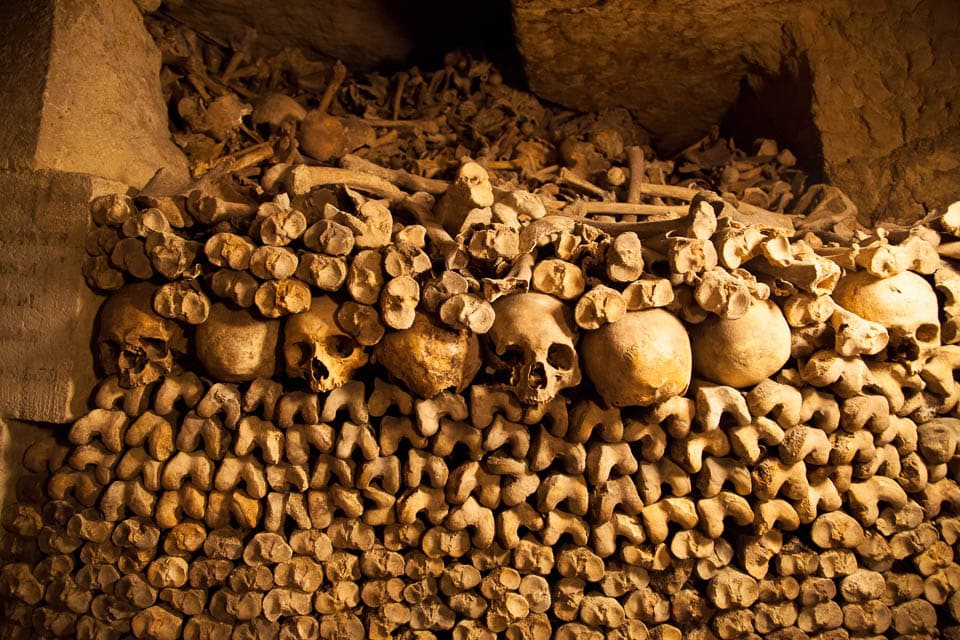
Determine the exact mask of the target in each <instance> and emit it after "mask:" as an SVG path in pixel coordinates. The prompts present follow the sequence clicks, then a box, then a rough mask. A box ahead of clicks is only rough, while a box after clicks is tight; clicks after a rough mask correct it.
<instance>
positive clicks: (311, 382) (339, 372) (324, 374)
mask: <svg viewBox="0 0 960 640" xmlns="http://www.w3.org/2000/svg"><path fill="white" fill-rule="evenodd" d="M336 314H337V303H336V302H334V301H333V300H332V299H331V298H329V297H327V296H320V297H317V298H314V299H313V300H312V301H311V303H310V310H309V311H306V312H304V313H299V314H296V315H291V316H288V317H287V320H286V322H285V323H284V326H283V357H284V361H285V363H286V370H287V375H288V376H289V377H291V378H300V379H302V380H305V381H306V383H307V386H309V387H310V390H311V391H330V390H332V389H336V388H337V387H339V386H341V385H343V384H344V383H345V382H347V381H348V380H349V379H350V377H351V376H352V375H353V372H354V371H355V370H357V369H358V368H359V367H362V366H363V365H365V364H366V363H367V353H366V351H364V349H363V347H361V346H360V344H358V343H357V341H356V340H354V339H353V337H352V336H350V335H349V334H347V333H346V332H345V331H344V330H343V329H341V328H340V325H338V324H337V320H336Z"/></svg>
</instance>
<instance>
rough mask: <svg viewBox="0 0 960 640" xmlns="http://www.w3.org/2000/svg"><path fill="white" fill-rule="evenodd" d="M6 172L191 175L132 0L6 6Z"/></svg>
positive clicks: (2, 38) (1, 37)
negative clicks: (161, 170) (167, 172)
mask: <svg viewBox="0 0 960 640" xmlns="http://www.w3.org/2000/svg"><path fill="white" fill-rule="evenodd" d="M0 68H3V69H4V71H5V72H4V73H3V74H0V96H2V97H0V114H2V115H3V117H4V121H5V122H7V123H16V125H15V126H4V127H3V128H2V129H0V168H3V169H13V170H21V169H57V170H60V171H71V172H78V173H91V174H95V175H99V176H102V177H105V178H109V179H112V180H118V181H121V182H124V183H126V184H130V185H133V186H137V187H140V186H143V185H144V184H146V182H147V181H148V180H149V179H150V178H151V177H152V176H153V174H154V173H155V172H156V171H157V169H159V168H160V167H162V166H166V167H169V168H171V169H172V170H174V171H178V172H180V173H182V174H183V175H184V177H185V176H186V160H185V159H184V157H183V154H182V153H181V152H180V150H179V149H177V147H176V146H175V145H174V144H173V142H172V141H171V139H170V132H169V129H168V126H167V114H166V110H165V108H164V105H163V100H162V96H161V94H160V78H159V72H160V53H159V51H158V50H157V48H156V46H155V45H154V43H153V40H152V39H151V38H150V36H149V34H148V33H147V31H146V29H145V28H144V25H143V19H142V17H141V15H140V13H139V11H138V10H137V8H136V6H135V5H134V4H133V2H131V1H130V0H92V1H90V2H72V1H67V0H42V1H38V2H8V3H2V4H0Z"/></svg>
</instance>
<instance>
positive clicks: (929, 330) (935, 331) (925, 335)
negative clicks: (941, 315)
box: [917, 324, 940, 342]
mask: <svg viewBox="0 0 960 640" xmlns="http://www.w3.org/2000/svg"><path fill="white" fill-rule="evenodd" d="M939 335H940V327H939V326H937V325H935V324H922V325H920V326H919V327H917V340H919V341H920V342H933V341H934V340H936V339H937V336H939Z"/></svg>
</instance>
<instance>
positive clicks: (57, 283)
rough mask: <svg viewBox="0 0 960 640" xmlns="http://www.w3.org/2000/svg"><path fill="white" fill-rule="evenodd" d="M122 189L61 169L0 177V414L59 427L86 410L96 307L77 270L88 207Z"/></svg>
mask: <svg viewBox="0 0 960 640" xmlns="http://www.w3.org/2000/svg"><path fill="white" fill-rule="evenodd" d="M126 189H127V187H126V185H123V184H120V183H118V182H113V181H109V180H102V179H100V178H95V177H93V176H89V175H82V174H76V173H66V172H61V171H35V172H18V173H13V172H4V173H0V194H2V197H3V201H4V207H3V221H4V227H5V229H7V230H8V232H7V233H5V234H4V236H3V237H2V238H0V247H2V251H0V416H3V417H13V418H20V419H22V420H36V421H41V422H60V423H62V422H69V421H70V420H73V419H74V418H75V417H76V416H78V415H80V414H82V413H83V412H84V410H85V408H86V402H87V398H88V396H89V394H90V391H91V390H92V389H93V386H94V384H95V383H96V376H95V374H94V368H93V353H92V350H91V348H90V336H91V335H93V326H94V321H95V317H96V313H97V309H98V307H99V303H100V299H99V298H98V297H97V296H96V295H94V294H93V292H92V291H90V289H89V288H87V285H86V283H85V282H84V279H83V273H82V272H81V263H82V261H83V258H84V256H85V255H86V254H85V252H84V248H83V245H84V238H85V237H86V234H87V230H88V225H89V219H90V214H89V208H90V206H89V203H90V200H91V199H93V198H94V197H96V196H98V195H101V194H105V193H117V192H121V193H122V192H124V191H126Z"/></svg>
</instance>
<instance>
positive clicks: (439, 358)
mask: <svg viewBox="0 0 960 640" xmlns="http://www.w3.org/2000/svg"><path fill="white" fill-rule="evenodd" d="M376 356H377V360H378V361H379V362H380V364H382V365H383V367H384V368H385V369H386V370H387V371H388V372H389V373H390V375H392V376H393V377H394V378H397V379H398V380H400V381H401V382H403V384H405V385H406V386H407V388H408V389H410V390H411V391H413V392H414V393H415V394H417V395H418V396H420V397H422V398H432V397H434V396H435V395H437V394H438V393H440V392H441V391H446V390H449V389H453V390H455V391H457V392H460V391H463V390H464V389H466V387H467V385H468V384H470V382H471V381H472V380H473V377H474V376H475V375H477V372H478V371H479V370H480V365H481V360H480V341H479V340H478V339H477V336H476V335H475V334H473V333H471V332H470V331H457V330H454V329H451V328H450V327H445V326H442V325H440V324H438V323H437V322H436V321H435V320H433V319H432V318H431V317H430V316H427V315H426V314H423V313H419V312H418V313H416V315H415V317H414V320H413V325H412V326H411V327H410V328H409V329H403V330H402V331H389V332H387V334H386V335H385V336H384V337H383V339H382V340H381V341H380V343H379V344H378V345H377V349H376Z"/></svg>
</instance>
